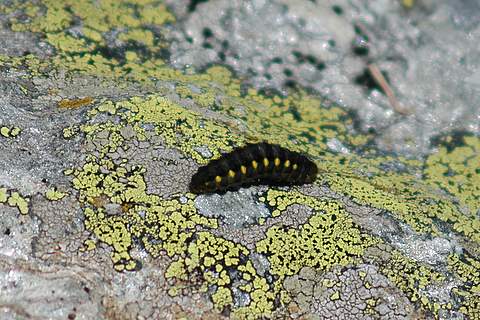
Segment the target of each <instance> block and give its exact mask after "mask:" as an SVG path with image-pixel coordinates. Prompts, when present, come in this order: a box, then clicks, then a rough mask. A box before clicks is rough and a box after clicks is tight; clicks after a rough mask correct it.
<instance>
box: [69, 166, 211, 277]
mask: <svg viewBox="0 0 480 320" xmlns="http://www.w3.org/2000/svg"><path fill="white" fill-rule="evenodd" d="M144 173H145V171H144V170H143V169H142V168H140V167H135V166H128V165H126V164H125V165H116V164H114V163H113V162H112V161H111V160H106V159H103V160H99V161H98V163H96V162H94V161H92V162H88V163H86V164H85V165H84V166H83V167H82V168H81V169H76V170H73V171H72V172H71V173H70V174H71V175H73V177H74V178H73V185H74V188H75V189H77V190H79V192H80V201H81V202H82V203H84V204H85V205H88V207H87V208H86V209H85V210H84V212H85V217H86V221H85V226H86V228H87V229H88V230H90V231H91V232H92V233H93V234H95V235H96V237H97V238H98V239H99V240H101V241H102V242H105V243H107V244H109V245H110V246H111V247H112V249H113V252H112V260H113V262H114V265H115V268H116V269H117V270H124V269H126V270H132V269H134V268H135V267H136V263H135V261H133V259H132V258H131V256H130V254H129V250H130V249H131V247H132V241H133V238H137V239H139V240H141V241H142V242H143V244H144V246H145V248H146V250H147V251H148V252H150V253H151V254H152V255H154V256H157V255H158V254H159V252H160V251H161V250H164V251H166V252H167V253H168V254H169V255H170V256H173V255H175V254H181V253H184V252H185V251H186V250H187V246H186V240H187V239H188V238H190V237H192V233H193V230H195V227H196V226H205V227H210V228H214V227H216V220H212V219H207V218H205V217H202V216H200V215H198V214H197V213H196V209H195V207H194V204H193V201H192V200H188V201H187V203H185V204H182V203H180V202H179V201H178V200H162V199H161V198H160V197H159V196H157V195H153V194H147V192H146V184H145V181H144V178H143V175H144ZM108 204H114V205H117V206H118V212H116V213H113V214H112V213H110V214H107V212H106V210H105V207H106V206H107V205H108Z"/></svg>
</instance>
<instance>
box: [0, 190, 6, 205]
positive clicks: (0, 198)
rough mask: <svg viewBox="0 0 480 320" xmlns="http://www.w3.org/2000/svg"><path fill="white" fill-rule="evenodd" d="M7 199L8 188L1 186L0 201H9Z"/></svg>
mask: <svg viewBox="0 0 480 320" xmlns="http://www.w3.org/2000/svg"><path fill="white" fill-rule="evenodd" d="M7 199H8V193H7V188H0V203H5V202H7Z"/></svg>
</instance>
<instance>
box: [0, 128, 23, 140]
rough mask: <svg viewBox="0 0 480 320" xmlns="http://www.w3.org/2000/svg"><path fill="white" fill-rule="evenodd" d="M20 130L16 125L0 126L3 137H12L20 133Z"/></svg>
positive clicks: (0, 133)
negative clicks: (10, 126)
mask: <svg viewBox="0 0 480 320" xmlns="http://www.w3.org/2000/svg"><path fill="white" fill-rule="evenodd" d="M21 131H22V130H21V129H20V128H18V127H12V128H9V127H0V135H2V136H4V137H5V138H14V137H16V136H18V135H19V134H20V132H21Z"/></svg>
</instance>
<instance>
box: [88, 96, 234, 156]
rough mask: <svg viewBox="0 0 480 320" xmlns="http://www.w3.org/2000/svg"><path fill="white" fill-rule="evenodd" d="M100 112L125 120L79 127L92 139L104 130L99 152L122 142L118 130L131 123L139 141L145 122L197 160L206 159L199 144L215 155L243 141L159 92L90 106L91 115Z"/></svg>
mask: <svg viewBox="0 0 480 320" xmlns="http://www.w3.org/2000/svg"><path fill="white" fill-rule="evenodd" d="M101 112H108V113H110V114H117V115H118V116H119V117H120V118H121V119H122V120H123V121H124V122H123V124H113V123H110V122H108V123H103V124H95V125H84V126H82V129H81V131H83V132H85V133H86V134H87V135H89V138H92V139H93V138H94V137H95V136H96V135H98V134H100V133H101V132H106V133H105V134H107V132H108V137H109V138H108V141H109V143H108V145H106V146H104V147H102V148H101V152H102V153H106V152H113V151H114V149H115V147H116V146H118V145H120V144H121V143H122V141H123V138H122V136H121V134H120V129H121V128H122V127H123V126H125V125H126V124H130V125H132V126H133V129H134V131H135V132H136V137H137V139H139V140H144V139H145V129H144V127H145V125H146V124H150V125H153V126H154V134H156V135H159V136H160V137H161V138H162V139H163V141H164V143H165V144H166V145H167V146H169V147H172V148H178V149H180V150H181V151H182V152H183V153H185V154H186V155H188V156H190V157H192V158H194V159H195V160H197V161H198V162H206V159H204V158H203V157H202V156H201V155H200V154H199V153H198V151H196V150H195V149H196V147H198V146H206V147H208V148H209V149H210V150H212V151H213V156H214V157H218V156H220V152H221V151H222V150H225V151H229V150H231V148H232V146H231V145H232V141H237V142H239V141H242V140H243V138H241V137H235V136H234V135H233V134H232V133H231V132H230V130H229V129H227V128H226V125H221V124H217V123H215V121H212V120H208V119H205V118H203V117H201V116H200V115H199V114H197V113H195V112H193V111H190V110H188V109H185V108H183V107H182V106H180V105H178V104H177V103H175V102H173V101H171V100H169V99H167V98H165V97H162V96H158V95H153V96H150V97H148V98H145V99H141V98H132V99H130V100H127V101H120V102H118V103H116V104H112V103H111V102H105V103H104V104H101V105H99V106H98V108H96V109H92V110H91V111H90V115H91V116H95V115H97V114H98V113H101ZM115 137H116V138H115Z"/></svg>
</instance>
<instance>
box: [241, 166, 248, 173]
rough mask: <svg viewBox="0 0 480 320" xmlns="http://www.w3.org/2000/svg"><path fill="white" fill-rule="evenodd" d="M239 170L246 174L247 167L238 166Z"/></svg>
mask: <svg viewBox="0 0 480 320" xmlns="http://www.w3.org/2000/svg"><path fill="white" fill-rule="evenodd" d="M240 171H241V172H242V174H247V167H245V166H240Z"/></svg>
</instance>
